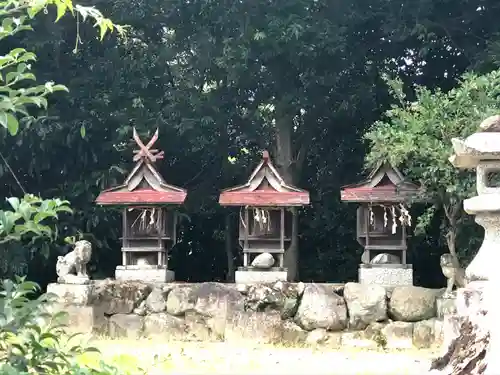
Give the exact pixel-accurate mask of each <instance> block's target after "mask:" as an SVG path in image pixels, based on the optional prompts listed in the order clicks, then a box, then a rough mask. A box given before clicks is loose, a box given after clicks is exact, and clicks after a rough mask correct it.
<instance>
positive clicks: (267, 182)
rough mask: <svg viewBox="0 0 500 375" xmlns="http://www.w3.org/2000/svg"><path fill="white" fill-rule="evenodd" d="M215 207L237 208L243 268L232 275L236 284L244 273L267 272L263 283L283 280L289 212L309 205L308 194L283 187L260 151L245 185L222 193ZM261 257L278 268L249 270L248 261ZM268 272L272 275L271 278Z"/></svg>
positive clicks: (290, 220) (284, 185) (290, 213)
mask: <svg viewBox="0 0 500 375" xmlns="http://www.w3.org/2000/svg"><path fill="white" fill-rule="evenodd" d="M219 203H220V204H221V205H222V206H241V210H240V215H239V242H240V245H241V247H242V248H243V267H239V269H238V271H237V273H236V279H237V282H239V281H241V282H244V281H245V280H246V276H245V274H244V273H245V272H248V271H261V273H262V272H264V271H265V272H268V273H267V274H266V275H264V276H262V275H261V278H264V279H265V280H270V281H273V278H275V279H285V280H286V277H287V273H286V269H285V268H284V265H283V258H284V253H285V251H286V249H287V248H288V246H289V245H290V242H291V236H292V231H293V228H292V226H293V220H292V218H293V213H292V212H291V211H290V210H289V209H290V208H292V207H298V206H304V205H307V204H309V192H307V191H305V190H302V189H299V188H297V187H294V186H291V185H289V184H287V183H285V181H284V180H283V178H282V177H281V176H280V174H279V173H278V171H277V170H276V168H275V167H274V165H273V163H272V162H271V159H270V157H269V153H268V152H267V151H264V152H263V154H262V160H261V162H260V163H259V165H258V166H257V167H256V168H255V170H254V171H253V173H252V174H251V176H250V178H249V179H248V182H247V183H246V184H244V185H241V186H236V187H233V188H229V189H226V190H224V191H223V192H222V193H221V195H220V198H219ZM263 253H269V254H272V256H273V258H274V259H275V263H274V265H276V264H277V265H278V266H277V267H274V266H271V267H270V268H268V269H263V268H262V267H259V268H254V267H252V266H251V265H250V264H251V262H252V259H251V257H255V256H257V255H258V254H263ZM269 272H275V275H274V276H273V275H271V274H270V273H269ZM247 276H248V275H247ZM256 277H258V276H257V274H256V273H255V274H253V275H251V276H248V278H249V279H252V281H259V280H256Z"/></svg>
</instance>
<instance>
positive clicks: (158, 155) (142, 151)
mask: <svg viewBox="0 0 500 375" xmlns="http://www.w3.org/2000/svg"><path fill="white" fill-rule="evenodd" d="M132 138H133V139H134V141H135V143H136V144H137V145H138V146H139V150H134V154H136V155H134V157H133V160H134V161H139V160H141V159H143V160H144V161H149V162H151V163H154V162H155V161H156V160H158V159H163V156H164V153H163V151H160V150H158V149H152V148H151V147H153V145H154V144H155V142H156V141H157V140H158V128H156V131H155V133H154V134H153V136H152V137H151V139H150V140H149V142H148V144H147V145H144V143H143V142H142V140H141V139H140V138H139V135H138V134H137V130H135V127H134V128H133V133H132Z"/></svg>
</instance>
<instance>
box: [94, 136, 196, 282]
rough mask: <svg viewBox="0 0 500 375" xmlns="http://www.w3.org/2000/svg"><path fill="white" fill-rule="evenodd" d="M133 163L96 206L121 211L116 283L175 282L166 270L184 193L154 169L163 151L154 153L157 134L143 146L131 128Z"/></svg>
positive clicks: (174, 241) (170, 273)
mask: <svg viewBox="0 0 500 375" xmlns="http://www.w3.org/2000/svg"><path fill="white" fill-rule="evenodd" d="M133 139H134V140H135V142H136V144H137V145H138V146H139V150H135V151H134V153H135V155H134V157H133V161H135V162H136V165H135V167H134V168H133V170H132V172H131V173H130V174H129V175H128V177H127V178H126V179H125V182H124V183H123V184H122V185H120V186H116V187H113V188H111V189H108V190H105V191H103V192H101V194H99V196H98V197H97V199H96V203H97V204H100V205H106V206H116V207H120V208H122V210H123V237H122V238H121V240H122V265H121V266H118V267H117V268H116V274H115V277H116V279H121V280H142V281H154V282H166V281H171V280H173V279H174V272H173V271H171V270H169V269H168V252H169V250H170V249H171V248H172V246H173V245H174V244H175V243H176V240H177V239H176V232H177V212H176V210H175V207H176V206H178V205H181V204H182V203H183V202H184V200H185V199H186V191H185V190H184V189H181V188H179V187H176V186H173V185H169V184H167V183H166V182H165V180H164V179H163V177H162V176H161V175H160V173H158V171H157V170H156V168H155V167H154V163H155V162H156V161H157V160H158V159H162V158H163V151H162V152H160V151H159V150H157V149H153V148H152V146H153V145H154V143H155V142H156V141H157V140H158V130H156V132H155V133H154V135H153V137H152V138H151V140H150V141H149V142H148V144H146V145H144V143H143V142H142V141H141V139H140V138H139V136H138V135H137V132H136V130H135V128H134V130H133Z"/></svg>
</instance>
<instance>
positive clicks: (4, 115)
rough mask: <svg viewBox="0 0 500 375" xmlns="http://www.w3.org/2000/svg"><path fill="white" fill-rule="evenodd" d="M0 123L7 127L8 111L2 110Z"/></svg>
mask: <svg viewBox="0 0 500 375" xmlns="http://www.w3.org/2000/svg"><path fill="white" fill-rule="evenodd" d="M0 125H2V126H3V127H4V128H6V129H7V112H0Z"/></svg>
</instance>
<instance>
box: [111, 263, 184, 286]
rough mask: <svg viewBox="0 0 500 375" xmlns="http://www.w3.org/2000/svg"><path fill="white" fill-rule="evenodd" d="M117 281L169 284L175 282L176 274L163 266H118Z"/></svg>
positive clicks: (116, 271)
mask: <svg viewBox="0 0 500 375" xmlns="http://www.w3.org/2000/svg"><path fill="white" fill-rule="evenodd" d="M115 279H116V280H121V281H143V282H145V283H168V282H172V281H174V280H175V273H174V271H171V270H169V269H167V268H166V267H161V266H117V267H116V270H115Z"/></svg>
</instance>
